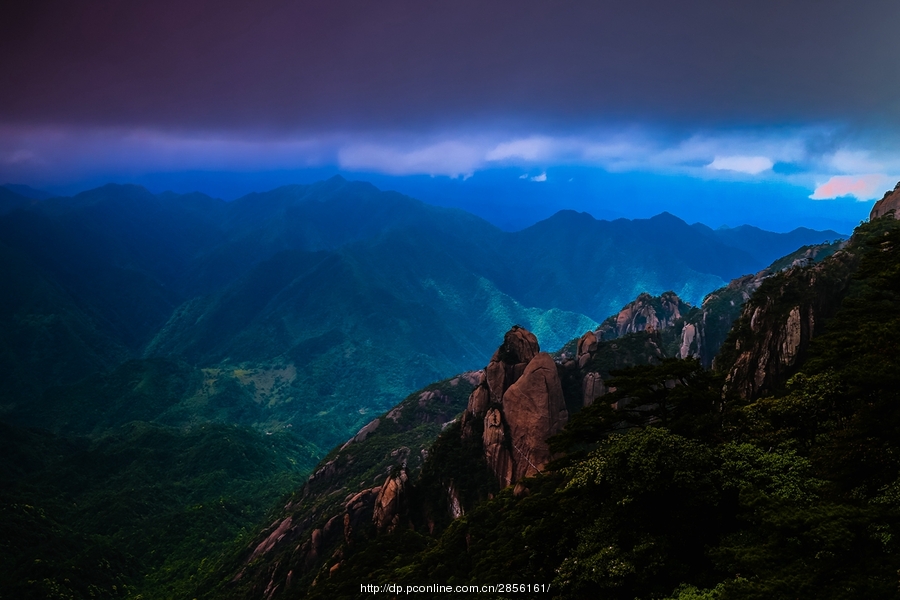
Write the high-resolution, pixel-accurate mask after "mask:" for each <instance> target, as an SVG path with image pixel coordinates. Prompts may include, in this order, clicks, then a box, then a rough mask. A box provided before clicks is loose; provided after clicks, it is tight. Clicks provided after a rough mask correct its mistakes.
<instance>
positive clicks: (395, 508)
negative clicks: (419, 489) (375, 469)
mask: <svg viewBox="0 0 900 600" xmlns="http://www.w3.org/2000/svg"><path fill="white" fill-rule="evenodd" d="M408 482H409V475H408V474H407V472H406V469H405V468H402V469H400V470H398V471H397V472H396V473H393V474H391V476H390V477H388V480H387V481H385V482H384V485H382V486H381V488H380V489H379V490H378V495H377V496H376V497H375V507H374V509H373V511H372V521H373V522H374V523H375V528H376V529H378V531H386V532H388V533H391V532H392V531H395V530H396V529H397V527H398V526H399V524H400V519H401V517H402V515H403V509H404V503H405V501H406V492H407V484H408Z"/></svg>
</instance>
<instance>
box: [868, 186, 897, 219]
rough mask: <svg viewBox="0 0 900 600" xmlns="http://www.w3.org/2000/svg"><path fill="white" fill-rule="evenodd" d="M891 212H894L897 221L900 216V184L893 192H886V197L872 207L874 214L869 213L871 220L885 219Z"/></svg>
mask: <svg viewBox="0 0 900 600" xmlns="http://www.w3.org/2000/svg"><path fill="white" fill-rule="evenodd" d="M890 211H894V218H895V219H896V218H898V216H900V183H898V184H897V185H896V186H895V187H894V189H893V190H891V191H889V192H885V194H884V197H882V199H881V200H879V201H878V202H876V203H875V206H873V207H872V212H871V213H869V219H877V218H878V217H883V216H884V215H886V214H888V212H890Z"/></svg>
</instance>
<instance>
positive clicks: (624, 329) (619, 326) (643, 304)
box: [598, 292, 691, 339]
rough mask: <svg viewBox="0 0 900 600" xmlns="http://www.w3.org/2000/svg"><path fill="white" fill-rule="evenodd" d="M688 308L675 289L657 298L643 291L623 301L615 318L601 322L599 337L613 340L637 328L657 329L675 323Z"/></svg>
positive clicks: (642, 329) (640, 329) (639, 329)
mask: <svg viewBox="0 0 900 600" xmlns="http://www.w3.org/2000/svg"><path fill="white" fill-rule="evenodd" d="M690 309H691V307H690V305H689V304H687V303H686V302H684V301H683V300H681V298H679V297H678V295H677V294H675V292H665V293H663V294H662V295H661V296H658V297H654V296H651V295H650V294H648V293H646V292H644V293H642V294H640V295H639V296H638V297H637V298H635V299H634V301H632V302H629V303H628V304H626V305H625V306H624V307H623V308H622V310H620V311H619V314H617V315H616V316H615V317H611V318H609V319H607V320H606V321H604V322H603V324H601V325H600V327H599V328H598V331H599V332H600V335H601V337H602V339H613V338H617V337H622V336H623V335H626V334H628V333H636V332H638V331H659V330H660V329H667V328H670V327H672V326H673V325H675V322H676V321H677V320H678V319H681V318H682V317H683V316H684V315H685V313H687V311H689V310H690Z"/></svg>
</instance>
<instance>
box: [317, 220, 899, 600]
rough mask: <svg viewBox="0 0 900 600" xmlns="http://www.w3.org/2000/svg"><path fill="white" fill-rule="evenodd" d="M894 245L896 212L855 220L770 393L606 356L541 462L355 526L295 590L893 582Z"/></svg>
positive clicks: (719, 591) (768, 594) (730, 590)
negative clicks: (396, 524) (830, 291)
mask: <svg viewBox="0 0 900 600" xmlns="http://www.w3.org/2000/svg"><path fill="white" fill-rule="evenodd" d="M898 250H900V223H898V222H896V221H893V220H878V221H875V222H873V223H869V224H866V225H863V226H861V227H860V229H859V230H858V231H857V233H856V237H855V239H854V242H853V248H852V252H853V253H855V255H856V256H857V258H858V268H857V269H856V270H855V272H854V274H853V278H852V281H851V283H850V285H849V289H848V291H847V292H846V295H845V297H844V299H843V301H842V302H841V305H840V309H839V310H837V312H836V313H835V316H834V317H832V318H831V319H830V320H829V321H828V323H827V325H826V328H825V333H824V334H823V335H821V336H819V337H817V338H815V339H814V341H813V343H812V346H811V348H810V351H809V355H808V359H807V360H806V361H805V363H803V364H802V365H800V367H799V370H798V371H797V372H796V373H795V374H794V375H793V376H792V377H791V378H790V379H789V381H786V382H782V385H780V386H779V387H778V388H777V389H778V390H780V391H778V393H777V394H774V395H769V396H765V397H761V398H753V399H750V400H747V401H740V400H738V399H735V398H725V399H724V400H725V401H724V402H723V399H722V398H721V393H720V390H721V384H722V379H721V376H719V375H716V374H714V373H709V372H707V371H705V370H703V369H702V368H701V367H700V366H699V364H698V363H697V362H696V361H679V360H671V359H666V360H661V361H658V362H656V363H655V364H649V365H638V366H636V367H633V368H629V369H624V370H617V371H614V372H613V378H612V379H611V380H610V381H609V383H610V385H612V386H615V387H616V388H617V391H616V392H615V394H613V395H611V396H609V397H605V398H604V402H597V403H595V404H594V405H592V406H591V407H590V408H588V409H585V410H584V411H582V412H581V413H579V414H578V415H576V416H575V417H574V418H573V419H572V421H571V423H570V425H569V426H568V427H567V429H566V430H565V431H564V432H563V433H562V434H560V435H559V436H558V437H557V438H555V439H554V440H553V442H554V447H555V448H557V449H558V450H563V451H565V452H566V456H565V457H564V458H562V459H560V460H558V461H557V462H556V463H555V464H553V465H552V466H551V469H550V470H549V471H548V472H547V473H545V474H543V475H540V476H537V477H534V478H530V479H527V480H524V481H523V482H522V483H521V484H520V485H517V486H515V488H507V489H504V490H502V491H500V492H499V493H497V494H496V495H494V496H493V498H489V499H486V500H484V501H482V502H480V503H478V504H477V505H476V507H475V508H474V509H473V510H471V511H469V512H468V513H467V514H465V515H464V516H462V517H460V518H459V519H457V520H455V521H453V522H452V523H450V524H449V525H448V526H447V527H446V528H445V529H443V530H442V531H440V532H439V533H438V534H436V535H435V536H429V535H425V534H422V533H415V532H404V533H402V534H398V535H389V536H385V535H382V536H377V537H371V538H368V539H366V538H363V539H360V540H359V541H357V545H356V546H354V547H349V548H346V549H345V553H344V554H343V555H342V557H341V566H340V568H339V569H337V570H335V571H334V572H332V573H331V574H330V576H329V575H325V576H320V577H319V579H318V581H317V584H316V586H315V587H313V588H309V589H308V590H307V592H306V597H309V598H332V597H351V595H352V592H351V591H353V592H355V591H356V590H355V589H354V588H353V586H352V585H351V582H355V581H359V580H361V578H362V577H365V581H366V582H368V583H387V582H392V583H401V584H421V583H424V582H441V583H449V584H456V583H466V584H467V583H471V582H497V581H510V582H516V581H519V582H524V581H540V582H551V581H552V583H553V587H552V593H551V594H550V595H552V596H553V597H558V598H585V597H597V598H613V599H615V598H621V599H623V600H625V599H627V600H632V599H634V598H648V599H649V598H659V599H662V598H671V599H680V600H687V599H695V600H696V599H707V600H710V599H715V600H724V599H751V598H752V599H763V598H766V599H770V598H774V599H782V598H783V599H785V600H787V599H790V598H828V599H832V598H833V599H838V598H847V599H849V598H894V597H896V595H897V593H898V584H897V573H898V571H900V492H898V490H900V460H898V458H897V457H898V456H900V435H898V431H900V398H898V397H897V395H898V393H900V392H898V390H900V373H898V371H897V369H896V366H895V364H894V362H895V361H894V360H893V357H895V356H897V353H898V350H900V348H898V347H897V345H898V343H900V342H898V341H897V339H898V338H897V335H896V332H897V331H898V330H900V252H898ZM836 264H837V267H836V268H837V269H843V268H844V265H845V264H846V262H839V263H836ZM819 273H821V271H820V272H819ZM807 275H808V273H807V272H806V271H805V270H803V269H794V270H792V271H790V272H787V273H785V274H784V275H782V276H780V277H778V278H773V279H774V282H773V283H772V284H769V285H764V286H763V288H761V292H760V294H762V296H760V295H757V296H756V297H755V300H754V301H758V302H763V301H768V302H774V303H776V304H777V303H783V304H784V305H785V306H792V305H794V304H795V303H796V301H797V299H798V297H797V294H800V293H802V286H800V285H799V284H797V287H796V289H795V287H794V286H795V282H796V281H800V282H803V281H805V279H806V277H807ZM825 276H826V277H827V276H828V274H827V273H826V274H825ZM782 291H787V292H788V293H787V294H785V295H780V294H781V292H782ZM776 309H777V306H776ZM751 334H752V332H742V331H741V330H740V329H739V330H737V331H736V332H735V333H734V334H733V335H735V336H737V337H738V338H740V336H741V335H751ZM617 341H618V340H617ZM631 343H641V342H639V341H638V338H635V340H634V341H633V342H631ZM607 400H609V401H610V402H613V401H618V402H620V403H624V406H625V408H623V409H621V410H618V411H613V410H610V409H609V403H607V402H606V401H607ZM454 434H456V432H450V433H447V434H445V435H447V436H453V435H454ZM456 435H457V437H458V434H456ZM442 440H443V438H442ZM442 443H446V442H443V441H439V442H438V446H437V447H440V445H441V444H442ZM464 462H465V461H462V462H461V463H460V464H463V463H464ZM448 468H449V469H453V468H457V467H453V466H450V467H448ZM469 468H471V467H469ZM428 469H429V467H428V465H426V467H425V469H424V470H423V475H424V474H425V473H427V472H428ZM423 480H424V477H423ZM423 480H420V481H423ZM416 531H419V532H421V531H422V530H421V529H417V530H416ZM379 556H388V557H390V558H389V559H387V560H385V559H379Z"/></svg>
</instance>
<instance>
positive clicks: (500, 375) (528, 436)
mask: <svg viewBox="0 0 900 600" xmlns="http://www.w3.org/2000/svg"><path fill="white" fill-rule="evenodd" d="M567 421H568V411H567V409H566V404H565V400H564V399H563V392H562V386H561V384H560V379H559V374H558V371H557V365H556V363H555V362H554V361H553V359H552V358H551V357H550V355H549V354H546V353H542V352H540V346H539V345H538V343H537V338H535V336H534V335H533V334H532V333H531V332H529V331H526V330H525V329H522V328H521V327H513V328H512V329H511V330H510V331H509V332H507V334H506V336H505V337H504V340H503V345H501V346H500V348H499V349H498V350H497V352H496V353H495V354H494V356H493V358H492V359H491V362H490V364H488V366H487V368H486V369H485V377H484V380H483V381H482V383H481V384H479V386H478V387H476V388H475V390H474V391H473V392H472V394H471V395H470V396H469V405H468V407H467V409H466V413H465V414H464V416H463V423H462V435H463V436H464V437H469V438H471V437H473V436H475V435H477V433H478V431H479V430H480V432H481V443H482V448H483V453H484V459H485V461H486V462H487V465H488V467H489V468H490V470H491V471H492V472H493V473H494V475H495V476H496V478H497V480H498V481H499V482H500V484H501V485H503V486H506V485H511V484H513V483H515V482H516V481H518V480H520V479H522V478H523V477H528V476H531V475H534V474H536V473H539V472H540V471H541V469H543V467H544V466H546V464H547V463H548V462H550V459H551V453H550V447H549V446H548V445H547V438H549V437H550V436H552V435H554V434H555V433H558V432H559V431H560V430H561V429H562V428H563V427H564V426H565V424H566V422H567Z"/></svg>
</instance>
